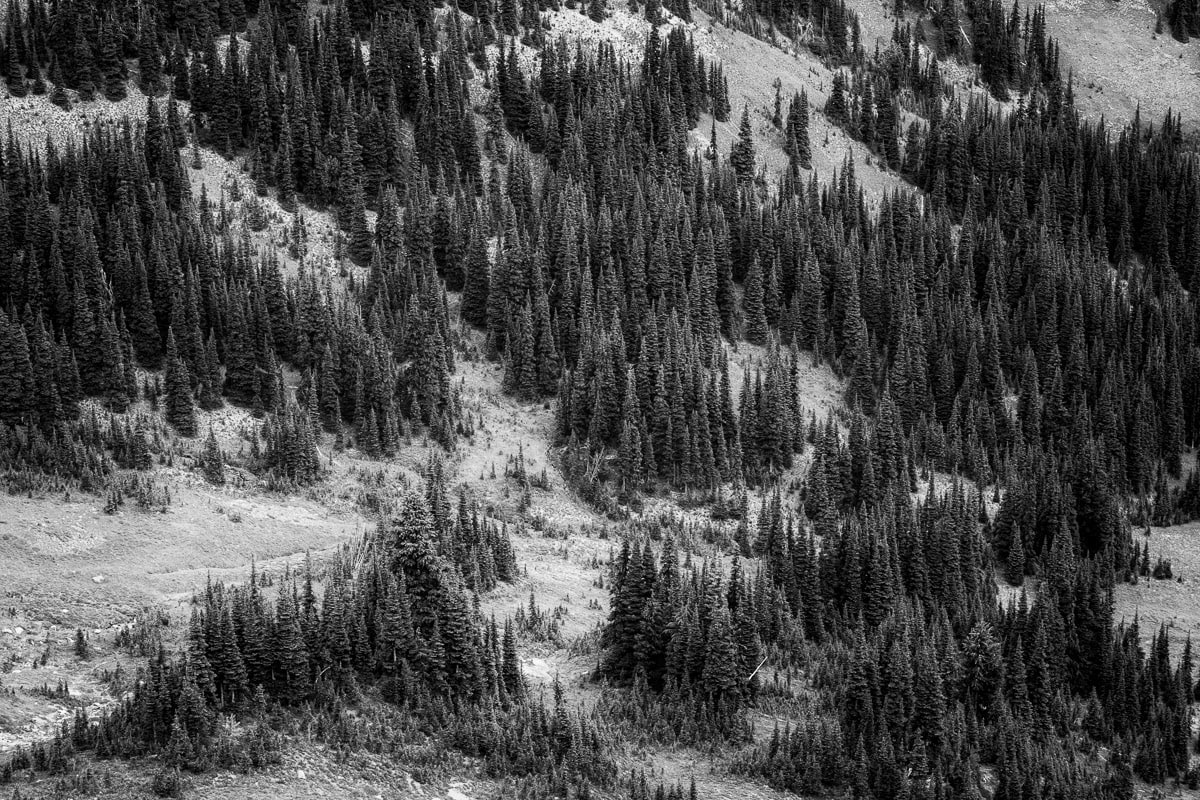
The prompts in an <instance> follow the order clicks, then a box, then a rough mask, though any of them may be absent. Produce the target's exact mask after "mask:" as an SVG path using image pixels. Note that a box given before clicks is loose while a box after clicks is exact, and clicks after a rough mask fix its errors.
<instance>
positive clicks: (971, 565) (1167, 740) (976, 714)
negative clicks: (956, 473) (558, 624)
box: [600, 483, 1200, 798]
mask: <svg viewBox="0 0 1200 800" xmlns="http://www.w3.org/2000/svg"><path fill="white" fill-rule="evenodd" d="M1004 517H1005V512H1004V511H1003V510H1002V511H1001V512H1000V514H999V515H998V520H997V521H996V522H995V523H994V526H995V528H997V529H998V528H1000V527H1001V526H1002V524H1004V523H1002V522H1001V521H1000V520H1001V519H1003V518H1004ZM981 518H983V519H984V520H985V522H984V524H983V526H982V529H981V526H980V524H979V521H980V519H981ZM1058 524H1059V528H1058V531H1057V534H1056V535H1055V536H1054V539H1053V542H1051V543H1050V544H1049V545H1048V553H1047V555H1046V556H1045V557H1044V558H1043V569H1042V575H1043V576H1044V582H1043V583H1042V585H1041V587H1040V588H1039V590H1038V592H1037V595H1036V597H1035V598H1034V599H1033V600H1032V601H1030V600H1028V599H1027V597H1026V595H1025V594H1024V592H1022V593H1021V595H1020V597H1019V600H1018V601H1015V602H1010V603H1008V604H1007V605H1004V606H1003V607H1001V604H999V603H998V598H997V589H996V584H995V582H994V581H993V579H992V574H993V569H994V566H993V565H994V559H993V555H992V553H991V552H990V550H989V545H988V539H987V536H988V533H989V531H990V530H992V528H993V523H992V521H990V520H988V517H987V514H986V513H985V512H984V510H983V498H982V497H981V496H980V495H979V493H978V492H977V491H972V490H969V489H967V488H966V487H965V486H964V485H963V484H958V483H956V484H954V485H953V486H952V487H950V489H949V491H948V492H946V493H944V494H942V495H940V496H939V495H937V494H935V493H930V494H929V495H928V496H927V497H926V499H925V500H924V501H923V502H921V503H919V504H917V505H915V506H914V504H913V502H912V500H911V496H910V494H909V492H908V491H907V490H906V489H905V490H900V491H895V490H888V491H886V492H885V493H884V495H883V497H881V498H880V499H879V500H878V502H876V503H875V504H874V506H873V507H872V508H871V509H870V510H869V511H863V510H861V509H860V510H858V511H856V512H854V513H848V514H842V515H834V516H832V517H829V516H822V517H820V518H818V519H817V520H816V521H815V522H814V523H812V524H810V522H809V520H808V518H807V517H806V516H804V515H800V516H796V515H795V514H793V513H791V512H790V511H789V510H788V508H787V505H786V503H784V502H782V501H781V498H780V496H779V495H778V494H775V495H774V496H773V497H772V498H770V499H769V500H768V499H764V503H763V507H762V509H761V510H760V512H759V514H758V515H757V518H756V520H754V521H753V522H752V523H750V524H748V525H747V526H746V527H747V528H748V529H747V530H745V531H743V532H741V533H740V534H739V539H740V540H741V541H742V542H743V543H744V546H745V549H746V551H747V554H748V555H750V556H753V557H754V558H756V559H757V561H756V562H753V563H754V564H755V566H752V567H746V566H744V565H743V563H742V562H740V561H739V559H738V558H736V557H735V559H734V561H733V565H732V567H731V568H730V570H729V571H728V572H726V571H725V570H723V569H722V567H721V566H720V564H719V562H717V563H713V562H705V563H704V564H702V565H699V566H696V565H691V566H685V567H684V568H683V569H681V568H680V564H679V556H678V555H677V550H676V546H675V544H674V539H673V538H672V537H673V535H674V534H675V533H680V534H681V535H682V534H684V533H685V532H684V531H683V528H685V527H686V525H685V524H681V523H678V522H676V523H674V524H673V525H668V526H667V529H666V531H665V538H664V540H663V541H662V543H661V546H659V547H658V548H657V553H656V548H655V547H652V544H651V542H650V541H649V540H640V541H636V542H634V543H630V542H629V541H628V540H627V541H626V543H625V545H624V547H623V549H622V551H621V553H620V555H619V557H618V558H616V559H615V560H614V562H613V565H612V569H611V576H610V577H611V581H610V589H611V592H612V605H611V611H610V616H609V622H608V624H607V626H606V627H605V630H604V638H603V644H604V646H605V651H604V658H603V660H602V662H601V667H600V669H601V672H602V673H603V674H604V675H605V676H607V677H608V678H610V679H612V680H614V681H617V682H619V683H630V684H632V686H633V690H632V691H633V697H634V700H633V701H632V702H631V701H629V700H611V701H608V702H607V704H604V708H605V713H606V714H608V715H610V716H611V717H612V718H614V719H621V718H625V719H628V720H632V721H636V722H637V724H638V725H639V726H640V727H641V728H642V729H643V731H644V733H645V734H646V735H648V736H650V737H651V738H652V739H653V740H657V741H660V742H664V743H671V744H677V743H680V742H683V743H696V742H703V741H712V740H713V739H718V740H730V741H733V742H750V741H753V739H752V737H750V736H749V735H748V733H747V730H748V723H747V719H746V716H745V711H746V709H748V708H753V707H754V706H755V705H756V704H758V703H764V704H766V706H768V707H770V708H771V709H772V713H773V714H776V715H780V714H782V715H784V716H785V717H787V718H789V719H791V720H793V721H794V722H793V723H792V724H788V725H786V726H782V727H780V728H777V729H776V731H775V732H774V735H773V736H772V738H771V740H770V742H769V744H759V745H748V746H746V747H744V748H743V749H742V751H741V753H740V755H739V756H738V758H737V760H736V769H737V770H739V771H741V772H744V773H746V774H748V775H752V776H757V777H759V778H761V779H763V780H765V781H767V782H769V783H771V784H772V785H773V786H776V787H777V788H780V789H787V790H791V791H795V792H798V793H801V794H805V795H808V794H826V793H834V794H840V793H842V792H851V793H853V795H854V796H857V797H938V796H942V795H947V794H948V795H952V796H961V797H982V796H984V794H983V792H984V786H983V783H982V778H981V774H980V770H979V767H980V766H981V765H988V766H989V767H991V768H992V769H993V770H994V771H995V774H996V776H997V778H998V786H997V787H995V792H996V796H1000V797H1022V796H1026V795H1027V794H1028V792H1030V791H1033V792H1048V793H1051V794H1057V793H1063V792H1065V793H1067V794H1070V795H1072V796H1081V797H1094V798H1129V797H1132V796H1133V794H1132V791H1133V780H1134V776H1135V775H1136V776H1137V777H1139V778H1141V779H1143V780H1146V781H1150V782H1161V781H1163V780H1166V779H1167V778H1176V779H1181V780H1187V781H1188V782H1192V783H1194V782H1196V780H1197V779H1198V777H1200V776H1197V775H1196V774H1195V773H1194V772H1193V771H1191V770H1189V767H1188V757H1189V753H1190V752H1191V750H1192V748H1193V746H1194V745H1195V744H1196V741H1195V737H1194V736H1193V735H1192V733H1191V729H1190V726H1189V719H1190V714H1191V708H1192V704H1193V700H1194V698H1195V696H1196V689H1197V685H1196V683H1195V677H1196V676H1195V675H1194V664H1193V660H1192V655H1191V645H1190V642H1189V643H1187V644H1186V645H1185V647H1184V651H1183V654H1182V656H1181V657H1179V658H1178V659H1172V658H1171V656H1170V653H1169V649H1168V646H1169V641H1168V639H1169V637H1168V634H1167V631H1166V630H1165V629H1161V630H1159V631H1157V632H1155V633H1154V634H1153V636H1152V637H1150V646H1149V648H1148V651H1147V650H1144V649H1143V642H1142V635H1141V632H1140V631H1139V627H1138V623H1137V620H1136V619H1135V620H1134V621H1133V622H1132V624H1125V623H1122V624H1121V625H1119V626H1117V627H1116V628H1114V627H1113V622H1114V620H1113V607H1112V587H1113V584H1114V571H1113V568H1112V563H1113V559H1114V556H1113V553H1116V552H1119V553H1121V554H1122V557H1124V556H1125V555H1126V554H1128V553H1129V552H1130V549H1131V548H1130V543H1129V539H1128V528H1127V527H1126V528H1125V531H1124V532H1123V535H1122V536H1121V538H1119V539H1118V540H1117V541H1114V542H1111V543H1108V544H1106V545H1105V546H1104V549H1103V550H1101V551H1099V552H1093V551H1089V550H1088V549H1086V548H1085V546H1083V545H1082V544H1081V537H1080V529H1079V528H1078V526H1077V520H1074V519H1068V520H1059V521H1058ZM659 534H660V535H664V532H663V531H659ZM690 561H691V559H690V558H689V559H688V562H689V564H690ZM764 656H765V657H766V658H765V659H764ZM764 660H765V661H766V664H765V665H763V661H764ZM760 667H762V668H760ZM785 676H786V677H785ZM1098 747H1107V748H1110V751H1111V753H1112V754H1113V755H1112V757H1111V758H1109V759H1107V760H1101V759H1097V758H1096V757H1095V754H1096V752H1097V748H1098ZM848 756H849V757H848Z"/></svg>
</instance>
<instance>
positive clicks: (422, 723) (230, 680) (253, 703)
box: [0, 465, 682, 797]
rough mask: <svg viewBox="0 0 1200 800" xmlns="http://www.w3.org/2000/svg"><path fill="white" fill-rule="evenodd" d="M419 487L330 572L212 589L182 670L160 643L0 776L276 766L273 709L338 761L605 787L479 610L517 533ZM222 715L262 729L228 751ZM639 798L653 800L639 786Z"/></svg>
mask: <svg viewBox="0 0 1200 800" xmlns="http://www.w3.org/2000/svg"><path fill="white" fill-rule="evenodd" d="M427 472H428V474H427V476H426V481H425V487H424V490H423V491H418V490H415V489H410V490H408V491H406V492H405V493H404V494H403V495H402V496H401V497H400V498H399V499H398V500H397V501H396V502H395V504H394V506H393V507H390V508H389V509H387V510H386V511H385V513H384V516H383V519H384V521H382V522H381V523H380V524H379V526H378V527H377V529H376V530H375V531H374V532H373V533H371V534H369V535H368V536H367V537H366V539H365V540H364V541H363V542H360V543H356V544H355V545H354V546H353V547H351V548H346V549H345V550H343V551H341V552H339V553H338V554H336V555H335V556H334V557H333V558H332V559H331V560H330V561H329V562H328V563H327V564H325V565H323V566H322V567H321V568H320V569H316V568H314V567H313V566H312V565H311V563H307V562H306V564H305V567H304V569H303V570H302V571H301V572H299V573H298V574H297V573H292V574H290V575H289V574H285V575H284V576H283V577H282V579H281V580H278V579H277V580H272V581H270V582H269V583H268V582H266V581H262V580H260V579H259V578H258V576H257V575H256V574H255V573H254V572H253V571H252V573H251V577H250V580H249V582H248V583H246V584H244V585H236V586H227V585H223V584H213V583H211V582H210V583H209V585H208V586H207V587H206V589H205V591H204V592H203V593H202V594H201V595H199V596H198V597H197V598H195V603H196V609H195V610H194V611H193V614H192V618H191V621H190V624H189V628H188V633H187V635H186V638H185V641H184V644H183V646H182V652H181V653H180V654H179V656H178V657H177V658H169V657H168V656H167V654H166V653H165V651H163V650H162V649H161V646H160V647H159V650H158V652H157V653H155V654H153V655H152V656H151V658H150V659H149V663H148V664H147V666H146V667H145V668H144V669H142V670H139V671H138V674H137V675H136V676H135V681H134V683H133V691H132V694H131V696H130V697H129V698H128V699H126V700H124V701H123V702H122V703H121V704H120V705H119V706H118V708H117V709H116V710H115V711H113V712H111V713H110V714H108V715H106V716H105V717H104V718H103V719H102V720H99V721H94V720H93V721H91V722H89V720H88V718H87V715H86V712H83V711H80V712H78V714H77V715H76V718H75V720H74V721H73V723H65V724H64V728H63V731H62V733H61V734H60V735H59V736H57V737H55V738H54V739H52V740H50V741H49V742H45V743H40V744H38V745H36V746H34V747H33V748H32V749H29V750H26V749H19V750H17V751H16V752H15V753H14V754H12V755H11V756H10V757H9V758H8V759H6V761H5V764H4V765H3V767H2V768H0V778H3V779H5V780H11V779H13V777H14V775H16V774H19V773H20V772H21V771H22V770H28V769H36V770H45V771H50V772H64V771H67V770H69V769H70V768H71V766H72V764H73V762H74V760H75V759H74V757H75V755H76V754H77V753H81V752H90V753H91V755H92V756H93V757H95V758H98V759H107V758H116V757H122V758H128V757H134V756H141V755H146V754H155V755H157V756H159V758H160V760H161V761H162V762H163V764H164V765H166V767H168V768H182V769H185V770H191V771H202V770H204V769H206V768H208V766H210V765H213V764H221V765H229V766H233V765H237V764H239V763H240V762H239V760H238V759H239V758H244V756H241V755H239V753H238V751H240V750H243V749H244V750H245V751H246V752H247V753H248V754H249V758H250V760H251V762H252V764H253V765H255V766H257V765H259V764H262V763H270V759H271V757H272V753H273V752H275V751H277V750H278V748H279V746H280V743H279V741H278V737H277V735H276V734H274V733H272V730H271V725H270V723H269V721H268V711H269V710H271V712H272V713H275V714H278V713H282V710H283V709H286V708H289V707H292V708H294V707H297V706H301V705H309V706H310V707H312V708H314V709H315V710H317V711H318V713H319V714H320V715H321V716H322V723H321V724H320V726H319V727H320V729H321V734H320V735H321V736H322V737H323V738H324V739H325V740H326V741H328V742H329V743H330V744H331V745H334V746H337V747H361V748H367V749H370V750H373V751H376V752H384V751H387V750H392V749H395V748H396V747H397V746H398V745H399V744H401V743H408V742H417V741H422V740H424V739H425V737H426V735H427V734H433V735H434V736H435V737H436V741H437V746H438V747H439V748H441V749H442V750H443V751H444V750H447V749H457V750H461V751H463V752H467V753H469V754H471V755H475V756H478V757H480V758H481V759H483V761H484V762H485V763H486V765H487V768H488V770H489V772H490V773H491V774H493V775H495V776H536V777H538V778H539V779H543V780H545V781H547V782H548V783H549V785H550V786H551V787H553V788H552V790H551V792H550V793H551V794H555V795H557V796H565V794H566V789H567V787H571V788H572V790H579V791H580V795H579V796H581V797H586V796H587V787H588V785H589V784H595V785H597V786H612V784H613V783H614V781H615V780H616V777H617V774H616V767H615V765H614V764H613V762H612V761H611V760H610V759H609V757H608V756H607V754H606V752H605V750H604V745H603V741H604V740H603V738H602V737H601V735H600V732H599V730H598V729H597V727H596V725H595V723H594V722H593V721H591V720H590V719H588V718H586V717H584V716H581V715H578V714H576V713H574V712H571V711H569V710H568V708H567V705H566V703H565V701H564V699H563V697H562V693H561V690H556V692H555V698H554V705H553V708H549V709H548V708H546V707H545V706H544V705H543V700H542V699H541V698H537V697H533V696H531V693H530V692H529V690H528V688H527V687H526V684H525V679H524V677H523V675H522V673H521V668H520V662H519V659H518V656H517V649H516V638H515V634H514V631H513V628H512V626H511V624H506V625H504V626H503V628H502V629H501V628H500V627H499V626H498V625H497V623H496V620H495V619H494V618H492V619H490V620H488V619H485V618H483V616H482V615H481V613H480V612H479V609H478V596H479V593H482V592H484V591H487V590H489V589H491V588H493V587H494V586H496V585H497V583H498V582H501V581H511V580H513V579H514V578H515V577H516V574H517V566H516V563H515V561H514V558H513V551H512V544H511V539H510V531H509V529H508V528H507V527H506V526H503V525H500V524H498V523H494V522H491V521H489V520H487V519H485V518H483V517H482V515H481V510H480V508H479V507H478V506H477V505H476V504H473V503H471V502H469V501H468V500H467V499H466V497H465V496H464V495H460V496H459V499H458V503H457V507H455V506H454V505H453V503H452V501H451V498H450V497H449V495H448V494H447V490H446V487H445V484H444V479H443V478H441V473H440V470H439V469H437V468H436V465H434V466H432V467H431V468H430V469H429V470H427ZM368 687H369V688H370V689H371V690H372V691H374V692H377V693H378V696H379V697H381V698H383V699H384V700H385V701H387V702H388V703H389V704H390V705H391V706H393V707H394V710H395V713H396V714H397V715H398V716H396V717H394V718H390V719H388V720H387V721H386V722H387V724H380V725H370V726H368V725H366V720H363V721H362V722H361V723H355V722H354V721H353V720H351V719H349V718H347V717H346V716H345V715H344V713H343V710H344V708H345V707H346V706H347V705H348V704H355V703H357V702H358V701H359V700H360V698H361V696H362V693H363V691H364V690H366V689H367V688H368ZM220 713H233V714H245V715H247V716H248V717H249V719H250V720H252V721H254V724H253V725H250V726H247V729H246V731H245V733H244V734H242V735H241V736H240V738H235V739H233V740H231V739H230V734H229V733H228V732H227V731H222V730H220V729H219V726H218V724H217V718H218V714H220ZM277 721H278V720H277ZM93 723H94V724H93ZM632 785H633V786H634V790H635V793H634V795H633V796H634V797H646V796H647V795H646V794H645V792H644V790H645V785H644V779H643V781H641V782H639V781H637V780H634V781H632ZM639 786H640V787H641V789H642V790H643V793H642V794H638V793H637V788H638V787H639ZM681 794H682V790H681V789H679V788H678V787H676V788H675V789H674V791H673V792H672V796H681ZM539 796H545V795H539Z"/></svg>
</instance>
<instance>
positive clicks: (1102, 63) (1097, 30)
mask: <svg viewBox="0 0 1200 800" xmlns="http://www.w3.org/2000/svg"><path fill="white" fill-rule="evenodd" d="M1154 23H1155V11H1154V9H1153V8H1152V7H1151V6H1150V5H1149V4H1148V2H1147V0H1125V1H1124V2H1114V0H1050V2H1047V3H1046V25H1047V29H1048V32H1049V33H1050V34H1051V35H1052V36H1055V37H1057V38H1058V39H1059V41H1060V42H1061V46H1062V58H1063V67H1064V69H1069V70H1072V71H1073V72H1074V75H1075V102H1076V105H1077V106H1078V107H1079V108H1080V109H1081V110H1082V111H1083V112H1084V113H1085V114H1087V115H1089V116H1091V117H1094V118H1099V117H1101V116H1103V117H1105V118H1106V119H1108V120H1110V121H1112V122H1113V123H1115V124H1116V125H1118V126H1120V125H1122V124H1124V123H1125V122H1128V121H1129V120H1131V119H1132V118H1133V115H1134V112H1135V111H1136V110H1137V107H1138V103H1139V102H1140V103H1141V107H1142V120H1143V122H1153V123H1154V124H1156V125H1157V124H1159V123H1161V122H1162V119H1163V115H1164V114H1166V112H1167V109H1168V108H1169V109H1172V110H1173V111H1174V112H1175V113H1177V114H1181V115H1182V116H1183V121H1184V123H1185V125H1187V126H1188V127H1189V128H1191V129H1195V128H1196V127H1197V125H1200V43H1197V42H1195V41H1193V42H1191V43H1189V44H1180V43H1179V42H1177V41H1175V39H1173V38H1172V37H1171V35H1170V33H1163V34H1158V35H1155V33H1154Z"/></svg>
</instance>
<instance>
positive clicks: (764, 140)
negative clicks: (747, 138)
mask: <svg viewBox="0 0 1200 800" xmlns="http://www.w3.org/2000/svg"><path fill="white" fill-rule="evenodd" d="M692 14H693V17H694V18H695V20H696V24H697V25H698V26H699V27H700V29H701V30H704V31H707V33H708V35H709V36H710V37H711V41H712V48H713V54H714V55H715V56H716V57H717V58H718V59H719V60H720V62H721V64H723V65H724V67H725V77H726V79H727V80H728V82H729V104H730V106H731V108H732V111H731V113H730V119H729V121H728V122H718V123H716V132H717V147H718V148H719V149H720V151H721V153H722V154H728V152H729V148H730V146H731V144H732V143H733V141H734V139H735V138H736V137H737V135H738V125H739V123H740V122H741V118H742V107H743V106H746V107H747V108H749V110H750V122H751V125H752V126H753V128H754V131H755V134H756V137H757V138H756V141H755V144H756V146H757V153H756V155H757V156H758V163H759V165H760V166H765V167H766V171H767V174H768V175H774V174H777V173H778V171H779V170H780V169H781V168H782V167H785V166H786V165H787V157H786V156H785V155H784V153H783V137H782V134H781V133H780V132H779V131H777V130H776V129H775V128H774V127H773V126H772V125H771V115H772V114H773V112H774V105H775V89H774V88H773V86H772V83H773V81H774V80H775V79H776V78H778V79H779V81H780V84H781V94H782V97H783V102H784V104H785V105H784V111H785V112H786V109H787V105H786V104H787V103H788V102H789V101H790V100H791V98H792V96H793V95H794V94H797V93H799V92H800V91H801V90H803V91H805V92H806V93H807V94H808V104H809V126H808V138H809V143H810V144H811V149H812V170H811V172H812V173H815V174H816V176H817V179H818V180H819V181H828V180H830V179H831V178H832V177H833V174H834V172H835V171H836V172H841V171H842V170H843V166H844V164H845V161H846V159H847V157H850V158H851V159H852V160H853V162H854V174H855V175H856V176H857V178H858V180H859V183H860V184H861V185H862V187H863V190H864V191H865V193H866V195H867V199H868V201H869V202H870V203H872V204H874V203H877V202H878V201H879V200H880V198H881V197H882V196H883V194H884V193H885V192H888V191H894V190H896V189H899V188H903V187H907V186H908V184H906V183H905V182H904V181H903V180H901V178H900V176H899V175H897V174H896V173H894V172H890V171H888V170H887V169H886V168H884V167H882V166H881V165H880V164H879V162H878V161H877V160H876V159H874V158H873V157H872V156H871V153H870V151H868V150H867V148H866V146H865V145H863V144H862V143H861V142H856V141H854V140H853V139H851V138H850V137H849V136H847V135H846V132H845V131H843V130H842V129H841V128H840V127H838V126H837V125H834V124H833V123H831V122H830V121H829V120H828V119H827V118H826V117H825V115H824V113H822V109H823V108H824V107H825V102H826V100H827V99H828V98H829V91H830V90H831V89H832V88H833V73H832V71H830V70H829V69H828V68H826V67H825V65H824V64H822V63H821V61H820V59H818V58H817V57H816V56H814V55H813V54H812V53H810V52H809V51H808V50H806V49H804V48H794V47H792V46H791V44H790V43H789V42H787V41H786V40H784V39H782V38H780V40H779V43H780V45H781V46H780V47H775V46H772V45H771V44H769V43H767V42H764V41H761V40H759V39H755V38H754V37H753V36H750V35H749V34H746V33H742V32H740V31H734V30H730V29H729V28H726V27H724V26H722V25H718V24H715V23H713V21H712V20H711V19H710V18H709V17H708V16H707V15H706V14H705V13H704V12H703V11H700V10H698V9H695V10H693V12H692ZM889 33H890V31H889ZM712 122H713V121H712V118H711V117H710V116H708V115H704V116H703V117H702V118H701V121H700V124H699V125H698V126H697V127H696V129H695V130H693V131H692V137H693V146H694V147H696V148H698V149H704V148H707V147H708V145H709V142H710V136H711V131H712Z"/></svg>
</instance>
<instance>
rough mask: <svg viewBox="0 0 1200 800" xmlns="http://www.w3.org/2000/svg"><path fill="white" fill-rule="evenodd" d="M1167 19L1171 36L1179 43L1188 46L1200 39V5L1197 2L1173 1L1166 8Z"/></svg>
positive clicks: (1190, 0)
mask: <svg viewBox="0 0 1200 800" xmlns="http://www.w3.org/2000/svg"><path fill="white" fill-rule="evenodd" d="M1166 18H1167V22H1168V24H1169V25H1170V26H1171V35H1172V36H1174V37H1175V38H1176V39H1177V40H1178V41H1180V42H1183V43H1184V44H1186V43H1187V42H1189V41H1191V40H1192V39H1195V38H1200V3H1197V2H1196V0H1173V2H1170V3H1168V4H1167V6H1166ZM1160 25H1161V22H1160ZM1161 32H1162V31H1161V30H1160V31H1159V33H1161Z"/></svg>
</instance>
